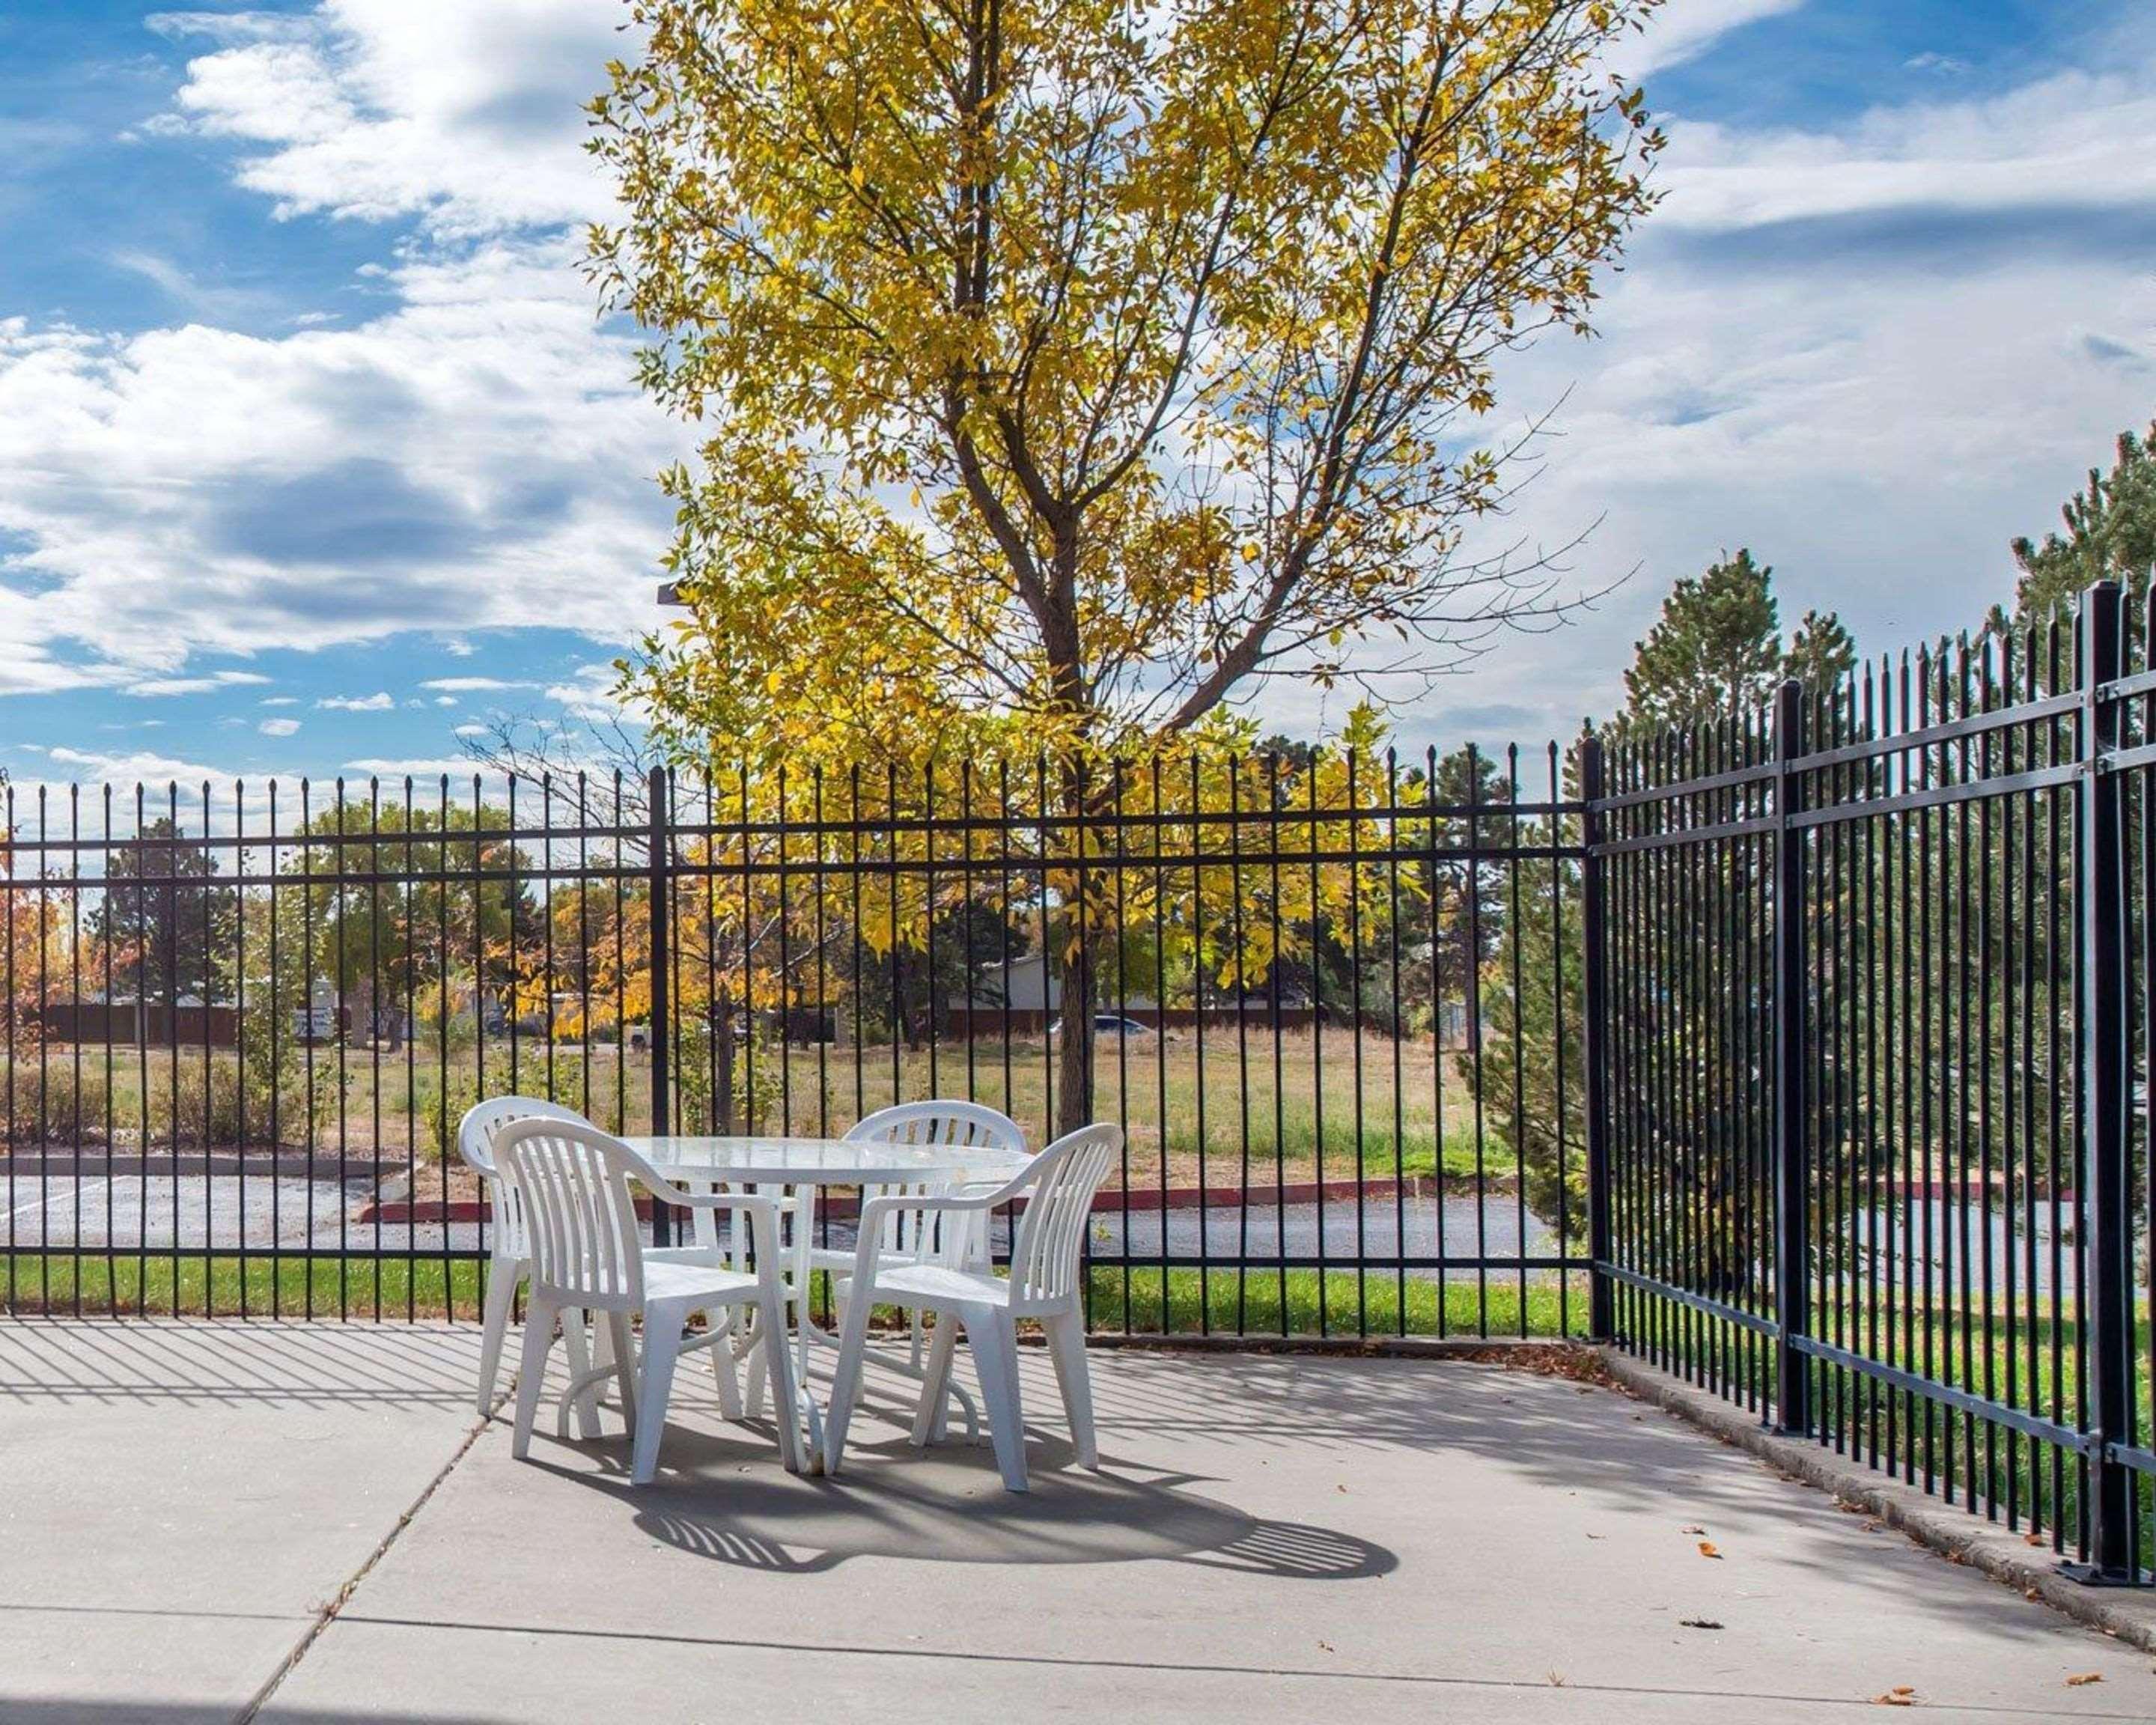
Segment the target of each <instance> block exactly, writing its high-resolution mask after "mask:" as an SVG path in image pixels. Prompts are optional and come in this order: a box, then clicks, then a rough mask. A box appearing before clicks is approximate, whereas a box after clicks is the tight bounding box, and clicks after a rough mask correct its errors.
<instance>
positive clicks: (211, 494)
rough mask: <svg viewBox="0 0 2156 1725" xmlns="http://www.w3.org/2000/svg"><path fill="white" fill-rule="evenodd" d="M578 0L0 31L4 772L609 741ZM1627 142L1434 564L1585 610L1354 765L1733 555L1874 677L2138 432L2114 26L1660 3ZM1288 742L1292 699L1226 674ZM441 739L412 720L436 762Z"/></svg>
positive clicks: (127, 779)
mask: <svg viewBox="0 0 2156 1725" xmlns="http://www.w3.org/2000/svg"><path fill="white" fill-rule="evenodd" d="M619 16H620V14H619V8H617V6H616V5H615V4H614V3H613V0H455V3H454V4H449V5H443V4H435V5H430V6H421V5H418V4H416V3H413V0H326V3H291V4H286V5H283V6H268V7H253V8H244V9H242V8H237V7H211V8H204V9H201V10H197V11H193V12H174V11H171V10H162V11H161V10H158V9H156V8H144V7H141V6H136V5H122V4H116V3H95V0H69V3H65V4H38V3H26V0H12V3H11V4H9V5H8V7H7V8H5V9H4V11H0V634H4V637H5V639H7V641H8V653H7V654H6V655H5V658H4V660H0V713H4V715H5V722H4V723H0V764H5V765H6V767H7V768H8V770H9V771H10V773H12V774H13V777H14V778H15V779H16V780H17V781H18V783H30V782H33V781H37V780H40V779H53V780H60V779H67V778H85V779H95V778H106V777H110V778H114V779H115V780H117V781H120V782H122V783H131V781H132V780H133V779H135V778H138V777H141V778H150V779H152V780H162V779H163V778H167V777H171V776H175V775H177V776H178V777H180V778H183V779H199V778H203V777H204V776H215V777H218V778H223V777H225V776H228V775H230V774H235V773H237V774H244V775H247V776H248V777H249V778H260V777H262V776H264V775H265V774H268V773H280V774H292V773H302V772H305V773H313V774H315V775H316V776H318V777H327V776H331V775H334V774H336V773H347V774H353V775H364V774H366V773H371V772H383V773H390V774H397V773H403V772H404V771H406V770H413V771H418V772H431V771H434V770H439V768H441V767H442V766H443V765H444V764H445V763H457V762H460V761H461V759H462V757H463V752H464V750H465V746H466V743H467V742H468V740H469V739H470V736H471V735H472V734H473V733H474V732H475V728H477V727H485V726H490V725H493V724H495V723H498V722H500V721H501V720H502V719H504V718H521V719H524V720H528V721H533V722H536V723H538V724H541V725H543V726H556V727H558V730H559V734H562V735H568V734H571V733H573V732H576V731H577V728H578V727H579V726H583V725H585V724H588V723H589V722H592V721H598V722H602V723H603V722H605V721H608V720H609V719H610V718H611V717H612V716H613V707H612V705H611V703H610V702H609V701H608V698H607V691H608V682H609V676H608V670H607V666H608V664H609V662H610V661H611V660H613V658H614V657H615V656H616V655H619V654H620V653H622V652H623V651H624V650H626V649H628V647H629V644H631V643H632V642H633V640H634V638H635V637H636V635H637V634H639V632H640V631H641V630H643V629H646V628H649V627H650V626H651V625H652V624H654V623H655V622H656V621H657V620H658V617H659V614H658V612H657V611H656V609H655V607H654V603H653V601H652V590H653V587H654V582H655V580H656V571H655V562H656V558H657V556H658V553H659V552H660V549H661V548H662V547H663V544H664V542H665V534H666V516H665V511H664V510H663V508H662V507H661V506H660V501H659V499H658V497H657V495H656V492H655V490H654V487H653V485H651V482H650V475H651V474H652V473H653V472H654V470H656V469H657V468H658V467H659V466H660V465H661V464H662V463H664V462H665V461H666V460H668V459H671V457H672V456H673V454H675V453H676V452H677V451H678V450H680V449H681V448H682V447H683V446H684V441H685V439H684V434H683V433H682V431H681V430H680V428H678V427H675V426H673V425H670V424H668V423H667V422H666V421H665V419H664V418H662V417H661V416H660V415H659V414H658V413H656V411H655V410H654V409H653V408H650V407H649V405H648V404H647V403H644V402H642V401H641V400H639V398H637V396H636V394H635V393H634V388H633V387H632V385H631V382H630V349H631V345H632V343H631V338H630V336H629V334H628V332H626V331H623V330H621V329H619V328H618V327H612V326H606V325H603V324H602V323H600V322H599V321H598V320H597V319H596V318H595V316H594V315H593V305H592V301H591V295H590V292H589V290H588V287H587V285H586V284H585V283H584V282H583V280H582V278H581V277H580V276H579V275H578V274H577V269H576V257H577V242H576V240H575V239H574V237H573V236H574V234H575V231H576V228H577V224H578V223H581V222H583V221H584V220H587V219H589V218H592V217H593V216H597V215H602V214H603V213H604V212H605V209H606V193H605V188H604V187H603V184H601V183H600V182H598V180H597V178H596V177H595V176H594V174H593V171H592V169H591V167H590V166H589V164H588V162H587V161H586V160H585V158H584V157H583V155H582V153H581V151H579V149H578V144H579V141H580V139H581V136H582V120H581V116H579V115H578V113H577V105H578V103H579V102H580V101H581V100H583V99H584V98H585V97H587V96H588V95H589V94H590V93H591V91H592V90H593V88H594V87H595V86H596V85H597V84H598V81H599V79H600V76H601V74H600V72H599V67H600V65H601V64H602V62H603V60H604V59H605V58H606V57H607V56H608V55H609V54H613V53H617V52H619V50H620V43H619V38H618V36H617V34H616V25H617V23H619ZM1627 64H1628V66H1629V68H1630V69H1634V70H1636V71H1639V72H1640V73H1641V74H1643V75H1644V76H1645V80H1646V84H1647V90H1648V96H1649V101H1650V105H1651V107H1652V108H1653V109H1654V110H1655V112H1656V113H1657V115H1658V116H1660V117H1661V119H1662V121H1664V123H1665V124H1666V126H1667V127H1668V129H1669V131H1670V135H1671V147H1670V150H1669V151H1668V154H1667V156H1666V159H1665V161H1664V162H1663V164H1662V166H1661V170H1660V180H1661V185H1662V187H1663V188H1664V190H1665V192H1666V200H1665V203H1664V204H1663V207H1662V208H1661V210H1660V211H1658V212H1657V213H1656V214H1655V216H1654V217H1652V218H1650V221H1649V223H1647V225H1646V227H1645V229H1643V231H1642V233H1641V234H1640V236H1639V238H1638V239H1637V242H1636V243H1635V246H1634V248H1633V250H1632V252H1631V254H1630V258H1629V259H1628V261H1627V265H1626V268H1625V270H1624V271H1623V273H1622V274H1621V275H1618V276H1616V277H1615V278H1614V279H1613V280H1612V282H1611V285H1610V288H1609V293H1608V295H1607V297H1606V299H1605V301H1604V306H1603V308H1602V315H1601V316H1600V319H1599V323H1600V326H1601V331H1602V333H1601V335H1600V337H1599V339H1598V340H1597V341H1594V342H1593V343H1589V344H1582V343H1578V342H1573V341H1564V342H1561V343H1550V344H1545V345H1544V346H1543V347H1538V348H1537V349H1535V350H1533V351H1532V352H1529V353H1527V354H1525V355H1523V356H1521V357H1519V358H1518V360H1517V362H1515V363H1513V364H1512V365H1511V366H1510V367H1508V368H1507V372H1506V373H1505V375H1504V377H1503V378H1502V380H1501V381H1502V384H1503V391H1502V396H1501V407H1500V410H1499V413H1498V416H1497V418H1498V424H1495V425H1493V427H1492V428H1491V429H1492V432H1493V434H1496V435H1501V434H1503V432H1504V430H1505V429H1507V426H1508V425H1509V424H1516V423H1517V422H1519V421H1521V420H1523V419H1525V418H1532V417H1538V416H1541V415H1543V414H1548V415H1549V422H1548V423H1549V427H1550V432H1551V435H1549V436H1548V438H1547V439H1545V440H1544V441H1543V444H1542V446H1541V449H1542V453H1541V456H1540V465H1539V469H1538V470H1537V473H1536V475H1535V477H1534V479H1533V480H1532V483H1531V484H1529V485H1527V486H1526V487H1525V488H1524V489H1523V490H1522V492H1521V494H1520V495H1519V498H1518V500H1517V504H1516V506H1515V507H1514V509H1513V511H1512V513H1511V515H1510V516H1508V517H1507V519H1506V520H1505V521H1503V522H1501V523H1500V524H1498V525H1497V526H1496V527H1494V528H1493V529H1492V530H1491V533H1490V535H1488V536H1487V542H1486V544H1484V545H1483V546H1481V547H1479V548H1480V549H1482V550H1486V551H1487V550H1494V549H1496V548H1499V547H1506V546H1515V545H1516V546H1517V547H1522V549H1523V550H1525V551H1526V552H1530V553H1532V552H1534V551H1536V550H1537V549H1547V548H1549V547H1558V546H1564V545H1569V544H1571V542H1573V541H1574V540H1575V539H1576V538H1577V537H1578V536H1579V535H1580V534H1581V533H1582V532H1583V531H1587V530H1589V529H1591V530H1592V531H1587V537H1586V538H1585V540H1584V542H1583V543H1581V544H1580V545H1579V546H1578V547H1577V548H1575V549H1573V550H1572V551H1570V552H1567V553H1566V556H1565V562H1566V564H1567V566H1568V570H1569V574H1568V577H1567V579H1568V581H1570V582H1572V583H1575V584H1576V585H1577V587H1578V588H1580V589H1582V590H1584V589H1588V588H1604V587H1607V586H1609V585H1610V584H1611V583H1620V584H1618V585H1617V586H1616V588H1615V590H1614V592H1613V593H1611V594H1610V595H1609V597H1608V598H1604V600H1602V601H1601V602H1600V603H1599V605H1598V606H1597V607H1596V608H1595V609H1594V611H1593V612H1592V613H1591V614H1584V615H1583V616H1582V617H1581V618H1580V619H1578V620H1577V621H1576V622H1575V623H1574V624H1573V625H1571V626H1569V627H1568V628H1566V629H1563V630H1560V631H1558V633H1556V634H1548V635H1538V636H1535V637H1532V638H1512V639H1502V640H1500V641H1498V642H1496V644H1493V646H1492V648H1491V650H1490V651H1489V652H1488V653H1487V654H1486V655H1485V656H1483V657H1482V658H1481V659H1480V660H1477V661H1476V663H1475V664H1474V665H1473V666H1472V667H1471V669H1470V670H1468V671H1466V672H1465V673H1464V674H1463V675H1460V676H1459V677H1456V678H1454V679H1451V680H1447V681H1445V682H1444V683H1441V684H1440V685H1439V686H1438V687H1437V689H1436V690H1435V692H1434V693H1431V694H1429V695H1427V696H1424V697H1422V698H1421V699H1419V701H1417V702H1416V704H1415V705H1414V706H1412V707H1410V708H1408V709H1406V710H1404V711H1401V712H1400V713H1399V715H1398V716H1397V721H1398V725H1399V730H1400V731H1401V732H1402V734H1403V736H1404V737H1408V738H1411V739H1414V740H1415V741H1418V742H1419V741H1423V740H1439V741H1450V740H1453V739H1455V738H1457V737H1460V736H1463V735H1466V734H1475V735H1477V736H1480V737H1483V738H1485V739H1497V738H1501V737H1506V736H1507V735H1517V736H1519V737H1524V738H1534V737H1540V736H1544V735H1547V734H1548V733H1549V732H1551V731H1552V730H1553V729H1554V730H1568V729H1569V728H1570V727H1571V726H1573V725H1574V724H1576V723H1577V721H1578V718H1579V717H1580V716H1582V715H1583V714H1584V713H1586V712H1589V711H1606V710H1608V708H1609V706H1612V705H1613V704H1614V701H1615V700H1616V698H1617V695H1618V690H1619V678H1620V674H1621V671H1622V669H1623V666H1624V664H1625V660H1626V659H1627V657H1628V656H1629V650H1630V644H1631V642H1632V640H1633V639H1635V636H1636V635H1637V634H1638V633H1639V632H1640V629H1641V628H1643V627H1644V626H1645V623H1646V622H1647V621H1648V620H1649V619H1650V617H1651V615H1652V613H1653V611H1654V609H1655V606H1656V605H1657V604H1658V603H1659V602H1660V599H1661V594H1662V593H1664V592H1665V591H1666V588H1667V587H1668V584H1669V583H1670V582H1671V581H1672V580H1674V579H1676V578H1677V577H1678V576H1680V575H1683V574H1686V573H1690V572H1695V571H1696V570H1697V568H1698V567H1699V566H1700V565H1701V564H1702V562H1705V561H1706V560H1707V559H1708V558H1709V557H1712V556H1713V555H1714V554H1715V553H1716V552H1717V551H1718V550H1720V549H1721V548H1722V547H1732V548H1733V547H1735V546H1736V545H1738V544H1740V543H1747V544H1749V545H1751V546H1752V547H1753V549H1754V551H1755V552H1757V553H1758V555H1759V556H1761V557H1763V558H1765V559H1766V560H1767V561H1768V562H1772V563H1774V565H1775V566H1776V568H1777V571H1778V575H1779V579H1780V581H1781V583H1782V585H1783V588H1784V596H1785V599H1784V602H1785V605H1786V606H1787V607H1788V608H1789V610H1790V611H1791V612H1792V613H1793V614H1794V612H1797V611H1800V610H1801V609H1803V608H1804V607H1806V606H1808V605H1833V606H1837V607H1839V608H1841V609H1842V610H1843V612H1844V614H1845V616H1846V617H1847V618H1848V619H1849V620H1850V621H1851V624H1852V625H1853V626H1854V627H1855V628H1856V631H1857V633H1858V635H1859V638H1860V640H1861V643H1862V644H1864V645H1866V646H1867V647H1870V648H1873V649H1886V648H1890V647H1897V646H1899V645H1901V644H1904V643H1906V642H1908V641H1912V640H1913V639H1916V638H1917V637H1918V636H1919V635H1921V634H1926V633H1929V632H1934V631H1939V630H1948V629H1955V628H1958V627H1961V626H1963V625H1965V624H1970V623H1973V622H1974V620H1975V619H1977V618H1978V617H1979V615H1980V614H1981V613H1982V611H1983V609H1984V607H1985V606H1986V605H1987V604H1989V603H1991V602H1992V601H1993V600H1994V599H1997V598H2004V597H2005V596H2006V595H2007V593H2009V592H2010V583H2011V567H2010V562H2009V559H2008V557H2007V555H2006V551H2005V544H2006V541H2007V540H2008V538H2009V537H2010V536H2012V535H2013V534H2015V533H2017V532H2024V531H2042V529H2043V528H2044V527H2046V526H2047V525H2049V524H2050V523H2051V521H2052V520H2053V519H2054V518H2055V516H2056V508H2057V505H2058V503H2059V501H2061V498H2062V497H2063V496H2064V495H2065V494H2066V492H2067V491H2068V490H2071V488H2072V486H2073V485H2075V484H2076V482H2077V480H2078V479H2079V476H2080V475H2081V474H2082V471H2083V470H2086V469H2087V467H2088V466H2090V465H2092V464H2094V463H2096V462H2097V461H2099V460H2101V459H2102V458H2103V457H2104V454H2105V453H2106V451H2107V448H2108V446H2109V444H2110V440H2111V439H2112V435H2113V434H2115V433H2116V432H2117V430H2119V429H2122V428H2123V427H2125V426H2128V425H2143V424H2147V423H2148V420H2149V418H2151V416H2152V414H2156V165H2152V158H2153V157H2156V152H2152V151H2149V149H2148V138H2149V137H2150V136H2152V135H2156V9H2152V8H2148V7H2147V6H2146V5H2145V4H2143V5H2135V6H2129V5H2123V4H2112V3H2109V0H2087V3H2082V4H2073V3H2063V0H2051V3H2039V0H1958V3H1949V0H1894V3H1892V4H1880V3H1877V0H1673V3H1672V4H1671V6H1670V7H1669V8H1668V9H1667V10H1666V13H1664V14H1663V15H1662V17H1661V19H1660V20H1659V21H1658V22H1657V23H1655V25H1654V26H1653V28H1652V29H1651V30H1650V33H1649V34H1648V36H1647V37H1646V38H1645V39H1644V40H1643V41H1642V42H1640V44H1637V45H1636V46H1635V47H1634V48H1633V49H1630V50H1628V61H1627ZM1267 698H1268V700H1269V701H1270V702H1271V703H1272V708H1273V710H1272V711H1268V712H1267V713H1265V717H1266V718H1267V720H1268V721H1271V722H1273V723H1275V724H1276V725H1279V726H1283V727H1286V728H1294V729H1300V730H1304V731H1308V730H1312V729H1315V728H1319V727H1322V726H1324V725H1325V724H1327V723H1328V722H1329V721H1332V720H1333V719H1336V718H1337V716H1338V714H1337V711H1335V706H1336V705H1337V702H1338V701H1339V700H1340V699H1341V697H1339V696H1333V697H1329V698H1327V697H1322V696H1317V695H1316V694H1306V695H1296V694H1292V693H1290V694H1287V695H1285V696H1284V695H1282V694H1281V693H1279V692H1278V691H1274V692H1272V693H1270V694H1269V696H1268V697H1267ZM460 733H462V734H460Z"/></svg>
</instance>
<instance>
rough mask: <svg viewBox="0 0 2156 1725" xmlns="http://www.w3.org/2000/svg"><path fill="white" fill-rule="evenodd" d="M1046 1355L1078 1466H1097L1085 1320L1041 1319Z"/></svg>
mask: <svg viewBox="0 0 2156 1725" xmlns="http://www.w3.org/2000/svg"><path fill="white" fill-rule="evenodd" d="M1041 1327H1042V1328H1043V1329H1045V1330H1046V1331H1047V1332H1048V1352H1049V1353H1050V1356H1051V1357H1052V1358H1054V1359H1055V1383H1056V1387H1057V1388H1058V1389H1060V1390H1061V1391H1062V1392H1063V1411H1064V1412H1065V1414H1067V1415H1069V1416H1070V1442H1071V1445H1072V1446H1073V1447H1074V1448H1075V1450H1077V1452H1078V1465H1079V1466H1081V1467H1098V1466H1100V1465H1101V1452H1100V1450H1099V1449H1098V1448H1097V1447H1096V1445H1095V1444H1094V1441H1093V1379H1092V1377H1091V1373H1089V1372H1088V1371H1087V1369H1086V1320H1085V1319H1084V1318H1083V1317H1081V1316H1080V1315H1079V1314H1078V1313H1077V1312H1059V1313H1057V1314H1056V1315H1055V1317H1046V1318H1043V1319H1042V1320H1041Z"/></svg>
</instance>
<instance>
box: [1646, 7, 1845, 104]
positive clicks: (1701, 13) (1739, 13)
mask: <svg viewBox="0 0 2156 1725" xmlns="http://www.w3.org/2000/svg"><path fill="white" fill-rule="evenodd" d="M1803 4H1804V0H1668V3H1667V4H1666V5H1665V6H1664V7H1663V8H1661V11H1659V12H1656V13H1653V14H1652V15H1651V16H1650V18H1649V19H1648V21H1647V27H1646V28H1645V29H1644V30H1643V31H1641V32H1640V33H1638V34H1637V35H1635V36H1632V37H1630V38H1627V39H1625V40H1623V41H1620V43H1619V44H1617V45H1616V48H1615V49H1614V52H1613V53H1612V54H1610V55H1609V64H1610V67H1611V69H1613V70H1614V71H1617V72H1620V73H1621V74H1623V75H1624V76H1625V77H1626V78H1628V79H1635V80H1636V79H1639V78H1642V77H1645V75H1646V74H1648V73H1650V72H1660V71H1664V70H1666V69H1668V68H1670V67H1671V66H1676V65H1681V64H1683V63H1684V62H1685V61H1686V60H1689V59H1697V58H1698V57H1699V56H1700V55H1701V54H1705V53H1706V52H1707V49H1710V48H1712V47H1713V46H1714V44H1715V43H1716V42H1717V41H1718V40H1719V39H1721V38H1722V37H1724V36H1726V35H1727V34H1728V33H1730V32H1731V31H1732V30H1734V29H1738V28H1740V27H1742V26H1743V25H1745V24H1749V23H1757V22H1758V20H1759V19H1761V18H1772V17H1774V15H1775V14H1776V13H1784V12H1794V11H1795V10H1796V9H1797V8H1799V7H1800V6H1802V5H1803ZM1653 94H1654V93H1653V91H1651V90H1650V91H1649V92H1648V96H1649V99H1650V101H1651V100H1652V98H1653Z"/></svg>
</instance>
